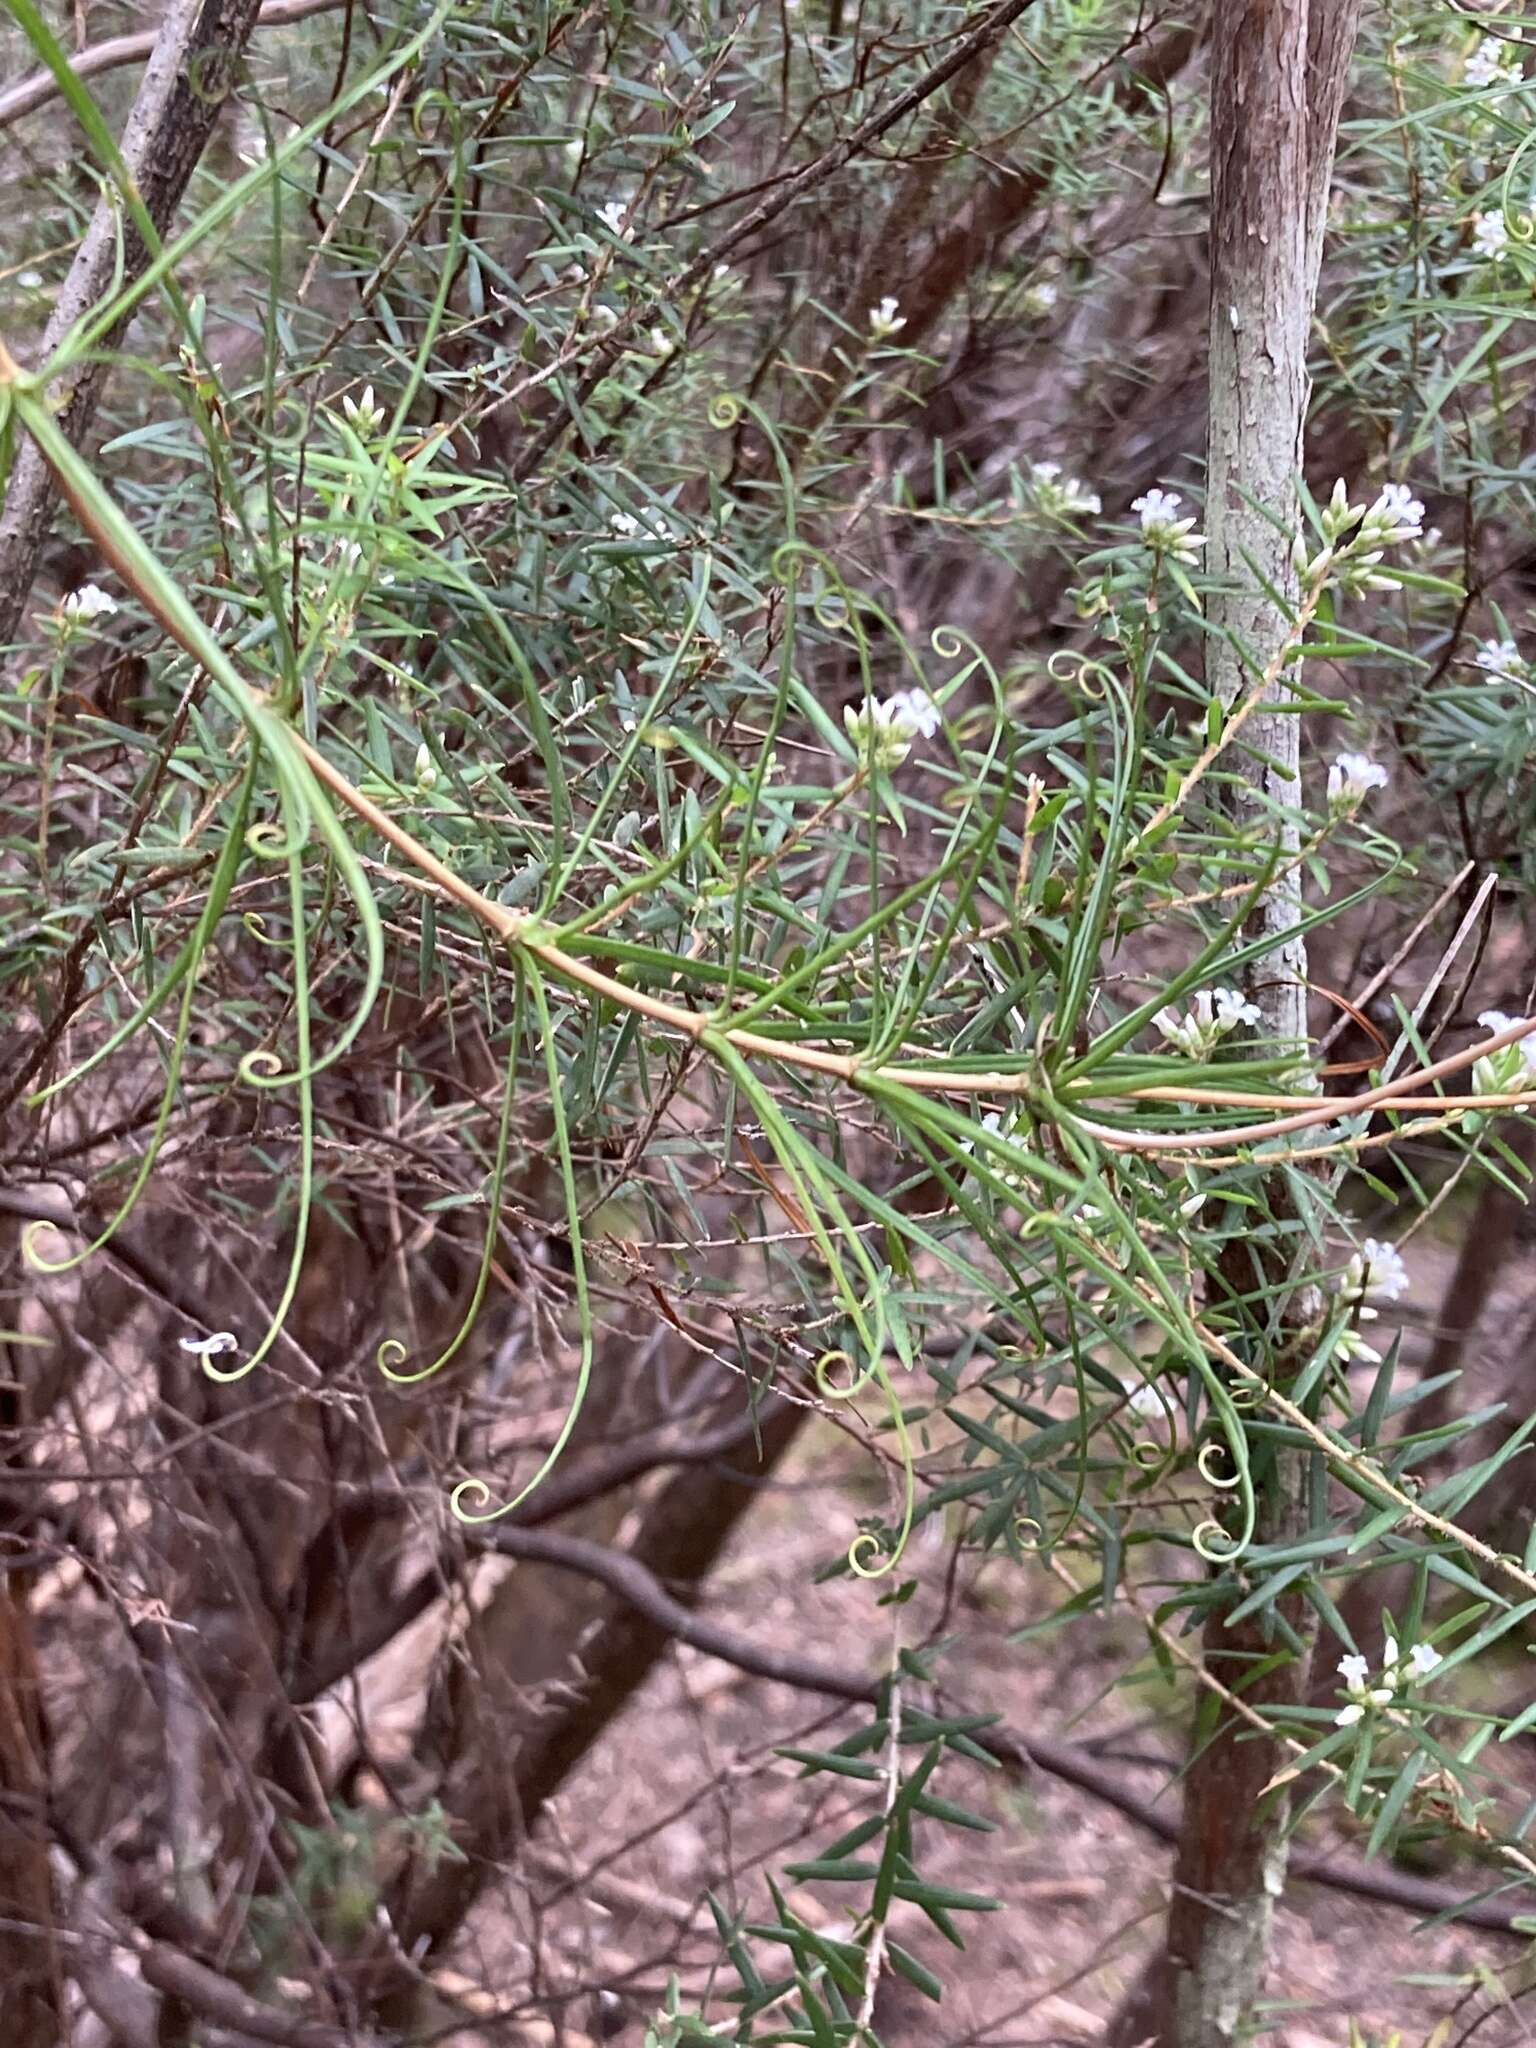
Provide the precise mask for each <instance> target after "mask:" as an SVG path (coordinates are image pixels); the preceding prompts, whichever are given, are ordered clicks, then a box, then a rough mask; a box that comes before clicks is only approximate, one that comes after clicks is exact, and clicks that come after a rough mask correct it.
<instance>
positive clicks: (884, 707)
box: [843, 690, 939, 772]
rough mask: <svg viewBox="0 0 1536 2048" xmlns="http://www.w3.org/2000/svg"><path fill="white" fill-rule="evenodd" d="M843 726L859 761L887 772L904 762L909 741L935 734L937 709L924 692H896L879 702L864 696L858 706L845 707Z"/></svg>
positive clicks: (908, 751) (909, 748)
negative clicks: (868, 762)
mask: <svg viewBox="0 0 1536 2048" xmlns="http://www.w3.org/2000/svg"><path fill="white" fill-rule="evenodd" d="M843 724H844V725H845V726H846V727H847V730H848V737H849V738H850V739H851V740H852V741H853V743H854V745H855V747H857V749H858V751H859V756H860V759H861V760H868V761H871V762H872V763H873V765H874V766H875V767H876V768H880V769H884V770H886V771H887V772H888V771H889V770H890V769H892V768H899V767H900V766H901V764H902V762H903V761H905V759H906V758H907V755H908V754H909V753H910V752H911V751H912V742H913V740H915V739H917V738H919V737H921V738H923V739H930V738H931V737H932V736H933V734H934V733H936V732H937V731H938V729H939V707H938V706H937V705H936V704H935V703H934V701H933V699H932V698H931V697H930V696H929V694H928V692H927V691H926V690H898V691H897V692H896V694H895V696H894V697H887V698H885V699H884V700H883V701H881V700H879V699H877V698H874V697H866V698H865V700H864V702H863V703H862V704H849V705H845V707H844V709H843Z"/></svg>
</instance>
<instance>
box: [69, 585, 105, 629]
mask: <svg viewBox="0 0 1536 2048" xmlns="http://www.w3.org/2000/svg"><path fill="white" fill-rule="evenodd" d="M116 610H117V599H116V598H115V597H111V596H109V595H108V593H107V592H106V591H105V590H103V589H102V587H101V585H100V584H99V583H82V584H81V586H80V588H79V589H78V590H72V591H71V592H70V593H69V595H68V597H66V598H65V599H64V601H63V603H62V604H61V605H60V606H59V613H60V616H61V617H63V618H66V619H75V620H78V622H79V623H80V624H81V625H89V624H90V622H91V620H92V619H109V618H111V616H112V614H113V613H114V612H115V611H116Z"/></svg>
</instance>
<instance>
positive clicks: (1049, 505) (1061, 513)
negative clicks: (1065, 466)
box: [1029, 462, 1103, 519]
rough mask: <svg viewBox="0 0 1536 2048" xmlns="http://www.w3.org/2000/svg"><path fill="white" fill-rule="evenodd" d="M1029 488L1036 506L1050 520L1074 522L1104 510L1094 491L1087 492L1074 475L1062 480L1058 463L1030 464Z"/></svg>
mask: <svg viewBox="0 0 1536 2048" xmlns="http://www.w3.org/2000/svg"><path fill="white" fill-rule="evenodd" d="M1029 485H1030V489H1031V490H1032V491H1033V492H1034V496H1035V503H1036V504H1037V505H1038V506H1039V507H1040V510H1041V511H1042V512H1045V513H1047V514H1049V515H1050V517H1051V518H1053V519H1075V518H1078V517H1080V516H1081V515H1082V514H1084V513H1091V512H1099V511H1102V510H1103V507H1102V505H1101V503H1100V500H1099V494H1098V492H1097V491H1090V490H1089V488H1088V486H1087V485H1086V484H1084V483H1080V482H1079V481H1078V479H1077V478H1076V477H1075V476H1069V477H1063V476H1062V473H1061V464H1060V463H1059V462H1032V463H1031V464H1030V466H1029Z"/></svg>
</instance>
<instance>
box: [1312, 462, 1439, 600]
mask: <svg viewBox="0 0 1536 2048" xmlns="http://www.w3.org/2000/svg"><path fill="white" fill-rule="evenodd" d="M1318 525H1319V526H1320V527H1321V529H1322V536H1323V545H1322V547H1321V548H1319V549H1318V550H1317V551H1316V553H1313V552H1312V551H1311V550H1310V549H1309V547H1308V544H1307V537H1306V535H1305V534H1304V533H1298V534H1297V536H1296V540H1295V544H1294V546H1293V547H1292V549H1291V563H1292V566H1293V567H1294V568H1295V570H1296V573H1297V575H1298V576H1299V577H1300V578H1301V580H1302V583H1303V584H1304V585H1305V586H1306V588H1307V589H1309V590H1313V589H1316V588H1317V587H1318V586H1319V585H1320V584H1323V583H1328V582H1336V583H1337V584H1338V585H1339V587H1340V589H1341V590H1345V591H1348V592H1350V593H1352V594H1353V595H1356V596H1359V595H1361V594H1363V593H1364V592H1366V591H1370V590H1400V589H1401V588H1402V586H1401V584H1400V583H1399V582H1398V580H1397V578H1396V577H1395V576H1387V575H1385V574H1383V573H1382V570H1381V566H1380V565H1381V560H1382V555H1383V552H1384V550H1385V549H1387V548H1394V547H1401V546H1402V545H1403V543H1404V542H1405V541H1410V540H1419V539H1421V538H1422V536H1423V533H1424V507H1423V505H1422V504H1421V503H1420V501H1419V500H1418V499H1417V498H1416V497H1415V496H1414V495H1413V493H1412V491H1411V490H1409V488H1408V486H1407V485H1406V484H1383V486H1382V488H1381V490H1380V491H1379V492H1378V493H1377V495H1376V498H1375V500H1374V502H1373V503H1371V504H1370V505H1352V504H1351V503H1350V501H1349V492H1348V491H1347V490H1346V488H1345V485H1344V479H1343V477H1340V478H1339V479H1338V481H1337V482H1336V483H1335V485H1334V487H1333V495H1332V497H1330V498H1329V500H1328V503H1327V504H1326V505H1325V506H1324V507H1323V509H1322V511H1321V512H1320V513H1319V515H1318Z"/></svg>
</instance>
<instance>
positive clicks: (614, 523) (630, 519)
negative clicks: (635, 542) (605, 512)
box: [608, 512, 640, 540]
mask: <svg viewBox="0 0 1536 2048" xmlns="http://www.w3.org/2000/svg"><path fill="white" fill-rule="evenodd" d="M608 524H609V525H610V526H611V527H612V528H613V530H614V532H615V533H617V534H621V535H622V536H623V537H624V538H625V539H626V540H628V539H629V538H630V537H631V536H632V535H633V534H637V533H638V532H639V531H640V522H639V520H638V519H637V518H636V517H635V515H634V513H633V512H612V513H610V514H609V516H608Z"/></svg>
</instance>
